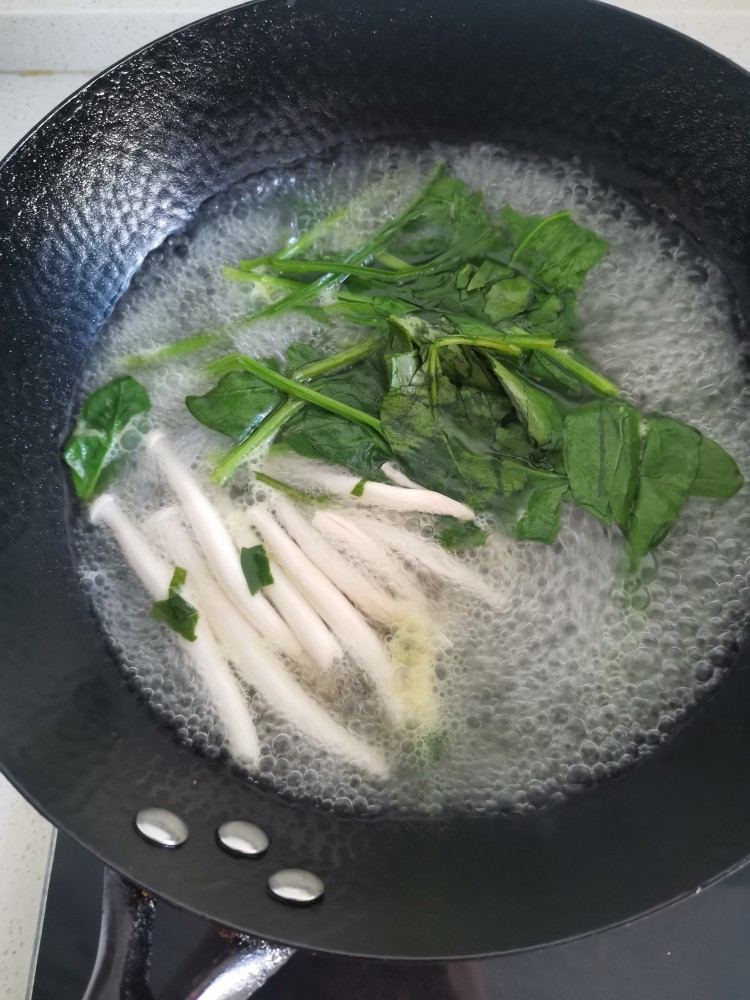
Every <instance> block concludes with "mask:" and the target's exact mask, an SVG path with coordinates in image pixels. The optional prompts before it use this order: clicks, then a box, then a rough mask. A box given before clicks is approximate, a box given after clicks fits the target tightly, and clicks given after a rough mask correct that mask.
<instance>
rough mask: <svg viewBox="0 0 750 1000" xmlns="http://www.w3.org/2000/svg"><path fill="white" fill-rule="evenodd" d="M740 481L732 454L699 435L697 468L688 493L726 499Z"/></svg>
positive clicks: (738, 471)
mask: <svg viewBox="0 0 750 1000" xmlns="http://www.w3.org/2000/svg"><path fill="white" fill-rule="evenodd" d="M742 481H743V480H742V475H741V473H740V470H739V469H738V468H737V463H736V462H735V460H734V459H733V458H732V456H731V455H728V454H727V453H726V452H725V451H724V449H723V448H721V447H720V446H719V445H718V444H717V443H716V442H715V441H712V440H711V439H710V438H707V437H702V436H701V444H700V450H699V452H698V470H697V472H696V473H695V479H693V483H692V486H691V487H690V495H691V496H694V497H715V498H716V499H719V500H727V499H729V497H733V496H734V494H735V493H736V492H737V491H738V490H739V489H740V487H741V486H742Z"/></svg>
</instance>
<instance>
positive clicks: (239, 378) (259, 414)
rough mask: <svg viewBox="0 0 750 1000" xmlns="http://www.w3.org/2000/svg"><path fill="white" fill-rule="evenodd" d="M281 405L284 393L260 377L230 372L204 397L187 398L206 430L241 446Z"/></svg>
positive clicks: (194, 414) (190, 407)
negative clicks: (208, 429)
mask: <svg viewBox="0 0 750 1000" xmlns="http://www.w3.org/2000/svg"><path fill="white" fill-rule="evenodd" d="M282 402H283V396H282V395H281V393H280V392H279V391H278V390H277V389H272V388H271V387H270V386H268V385H266V384H265V382H261V381H260V379H258V378H257V376H255V375H253V374H251V373H250V372H246V371H230V372H227V374H226V375H224V376H223V377H222V378H221V379H220V380H219V382H218V384H217V385H216V386H214V388H213V389H210V390H209V391H208V392H207V393H205V395H203V396H188V397H187V399H186V400H185V405H186V406H187V408H188V409H189V410H190V412H191V413H192V414H193V416H194V417H195V419H196V420H199V421H200V422H201V423H202V424H205V425H206V427H210V428H211V430H214V431H219V433H220V434H226V435H227V436H228V437H231V438H234V440H235V441H237V442H238V443H240V442H242V441H244V440H245V438H247V437H248V435H249V434H252V432H253V431H254V430H255V429H256V428H257V427H259V426H260V424H261V423H262V422H263V421H264V420H265V418H266V417H267V416H268V415H269V414H270V413H272V412H273V411H274V410H275V409H277V407H279V406H280V405H281V403H282Z"/></svg>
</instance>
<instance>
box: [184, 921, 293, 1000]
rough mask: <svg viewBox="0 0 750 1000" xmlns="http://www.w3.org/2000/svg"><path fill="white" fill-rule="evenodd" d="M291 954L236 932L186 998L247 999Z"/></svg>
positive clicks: (200, 999)
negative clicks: (232, 940) (223, 952)
mask: <svg viewBox="0 0 750 1000" xmlns="http://www.w3.org/2000/svg"><path fill="white" fill-rule="evenodd" d="M293 954H294V949H292V948H280V947H277V946H276V945H273V944H269V943H268V942H267V941H261V940H259V939H257V938H249V937H245V936H244V935H236V937H235V939H234V942H233V944H232V945H231V946H230V949H229V953H228V954H227V955H225V956H224V957H223V958H222V959H220V960H219V961H218V962H217V963H216V965H215V966H214V967H213V968H212V969H211V970H209V972H208V973H207V974H206V976H205V977H202V978H201V980H200V982H198V983H197V984H196V985H195V986H194V988H193V990H192V992H191V993H189V994H188V996H187V998H186V1000H247V997H251V996H252V995H253V994H254V993H255V992H256V990H259V989H260V988H261V986H262V985H263V984H264V983H265V982H266V980H267V979H270V978H271V976H272V975H273V974H274V973H275V972H278V970H279V969H280V968H281V966H282V965H284V964H285V963H286V962H287V961H288V960H289V959H290V958H291V957H292V955H293Z"/></svg>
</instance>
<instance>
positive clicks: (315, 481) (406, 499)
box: [269, 455, 475, 521]
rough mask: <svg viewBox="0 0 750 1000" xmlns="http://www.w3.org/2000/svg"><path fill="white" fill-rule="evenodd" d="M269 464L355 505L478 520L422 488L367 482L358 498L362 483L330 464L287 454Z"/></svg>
mask: <svg viewBox="0 0 750 1000" xmlns="http://www.w3.org/2000/svg"><path fill="white" fill-rule="evenodd" d="M269 465H270V468H271V469H272V470H273V471H274V472H275V471H276V470H279V471H280V474H281V477H282V478H283V476H284V473H285V471H287V470H288V471H289V472H291V475H292V476H293V478H294V479H295V481H297V480H298V481H300V482H301V483H303V484H304V485H305V486H306V487H310V486H312V487H315V488H317V489H320V490H323V491H325V492H326V493H330V494H332V495H333V496H340V497H346V498H347V499H349V500H350V501H351V502H352V503H361V504H371V505H374V506H377V507H387V508H388V509H389V510H400V511H415V512H417V513H422V514H448V515H449V516H450V517H455V518H458V519H459V520H461V521H473V520H474V517H475V515H474V511H473V510H472V509H471V507H467V506H466V504H463V503H459V502H458V500H453V499H451V497H447V496H444V495H443V494H442V493H436V492H435V491H434V490H425V489H423V488H422V487H417V488H414V489H412V488H404V487H403V486H390V485H389V484H388V483H374V482H371V481H367V482H366V483H365V484H364V486H363V487H362V495H361V496H359V497H355V496H353V495H352V490H353V489H354V487H355V486H357V485H358V484H359V483H360V482H361V480H360V479H359V478H358V477H357V476H355V475H352V474H351V473H348V472H343V471H341V472H339V471H338V470H336V469H332V468H331V466H330V465H328V464H327V463H326V462H318V461H314V460H310V459H305V458H301V457H300V458H298V457H296V456H295V457H293V456H291V455H284V456H283V457H278V458H275V459H273V460H272V462H271V463H269Z"/></svg>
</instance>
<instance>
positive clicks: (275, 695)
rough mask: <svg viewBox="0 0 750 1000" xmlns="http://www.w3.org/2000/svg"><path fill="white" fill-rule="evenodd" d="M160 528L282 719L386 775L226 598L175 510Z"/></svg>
mask: <svg viewBox="0 0 750 1000" xmlns="http://www.w3.org/2000/svg"><path fill="white" fill-rule="evenodd" d="M161 528H162V535H161V538H162V542H163V545H164V546H165V549H167V550H168V551H169V553H170V557H171V558H173V559H175V560H177V561H178V562H179V565H181V566H184V568H185V569H186V570H187V572H188V578H189V579H190V580H191V582H192V585H193V587H194V589H195V592H196V594H197V597H198V600H199V601H200V604H201V607H202V609H203V610H204V612H205V614H206V615H207V617H208V620H209V622H210V623H211V625H212V627H213V628H214V629H215V630H216V632H217V634H218V635H220V636H221V641H222V643H223V645H224V647H225V649H226V650H227V652H228V654H229V656H230V657H231V659H232V662H233V663H234V665H235V668H236V669H237V671H238V672H239V673H240V675H241V676H242V678H243V679H244V680H245V681H246V682H247V683H248V684H250V685H252V687H253V688H255V690H256V691H258V692H259V693H260V695H261V696H262V697H263V698H264V699H265V700H266V701H267V702H268V703H269V705H271V706H272V707H273V708H274V709H275V710H276V711H278V712H279V713H280V714H281V715H283V716H284V718H285V719H287V720H288V721H289V722H291V723H292V724H293V725H295V726H298V727H299V728H300V729H301V730H303V732H306V733H307V734H308V735H309V736H311V737H313V739H315V740H316V741H318V742H319V743H320V744H321V745H322V746H324V747H326V749H328V750H330V751H331V752H332V753H335V754H337V755H338V756H340V757H342V758H343V759H344V760H346V761H351V762H352V763H354V764H356V765H358V766H361V767H364V768H365V769H366V770H367V771H368V772H369V773H371V774H373V775H384V774H386V773H387V771H388V765H387V764H386V761H385V758H384V757H383V754H382V753H381V752H380V751H379V750H378V749H376V748H375V747H371V746H369V745H368V744H367V743H365V742H363V741H362V740H359V739H357V737H356V736H352V735H351V733H349V732H347V730H346V729H344V727H343V726H341V725H339V723H338V722H336V720H335V719H333V718H331V716H330V715H329V714H328V713H327V712H326V711H325V710H324V709H323V708H322V707H321V706H320V705H319V704H318V703H317V702H316V701H315V700H314V699H313V698H312V697H310V695H309V694H307V692H306V691H305V690H304V689H303V688H302V687H301V686H300V685H299V683H298V682H297V681H296V680H295V679H294V677H292V675H291V674H290V673H289V671H288V670H287V668H286V667H285V666H284V664H283V663H282V661H281V660H279V659H278V657H276V656H275V655H274V653H273V652H272V650H271V649H269V647H268V646H267V645H266V643H264V642H263V640H262V639H261V637H260V636H259V635H258V633H257V632H256V631H255V629H254V628H253V627H252V625H250V623H249V622H248V621H247V620H246V619H245V618H244V617H243V615H241V614H240V613H239V611H238V609H237V608H236V607H235V606H234V604H233V603H232V602H231V601H228V600H227V599H226V597H225V595H224V593H223V592H222V590H221V588H220V587H219V586H218V584H217V583H216V581H215V580H214V578H213V576H212V575H211V573H210V572H209V570H208V568H207V567H206V564H205V563H204V561H203V559H202V558H201V556H200V555H199V553H198V551H197V549H196V548H195V546H194V545H193V543H192V542H191V540H190V538H189V537H188V535H187V532H186V531H185V529H184V528H183V526H182V524H181V523H180V520H179V515H177V514H176V513H172V514H171V515H169V514H167V515H165V517H164V519H163V520H162V521H161Z"/></svg>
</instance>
